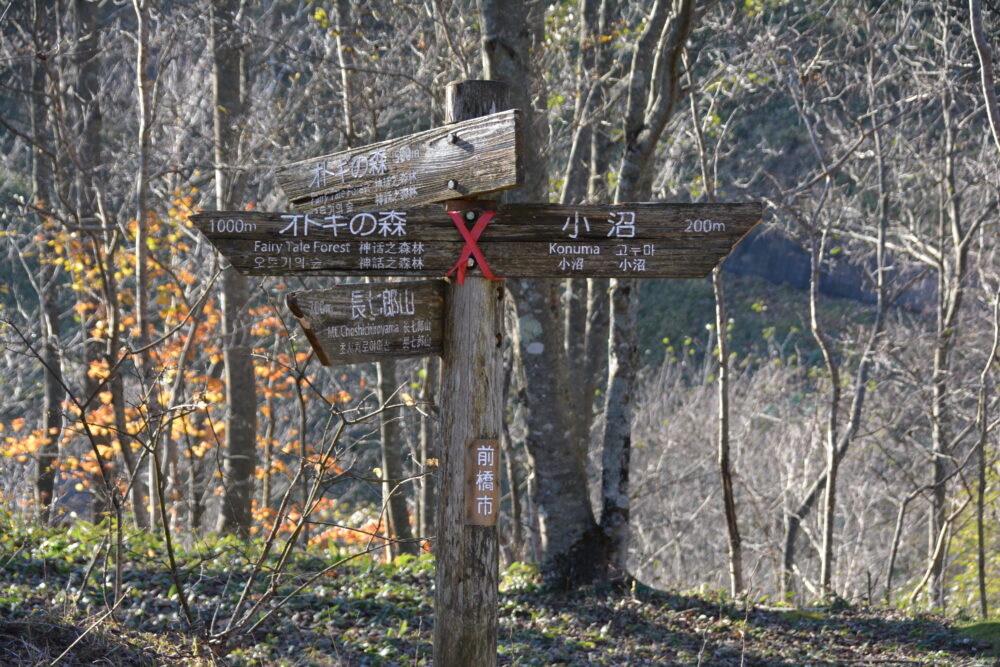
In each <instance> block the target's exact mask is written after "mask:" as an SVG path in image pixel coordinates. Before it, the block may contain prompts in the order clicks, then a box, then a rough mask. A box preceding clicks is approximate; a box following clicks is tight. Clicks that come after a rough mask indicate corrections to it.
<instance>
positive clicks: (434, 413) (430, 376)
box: [417, 357, 441, 548]
mask: <svg viewBox="0 0 1000 667" xmlns="http://www.w3.org/2000/svg"><path fill="white" fill-rule="evenodd" d="M440 367H441V362H440V361H439V360H438V359H437V358H435V357H427V358H425V359H424V365H423V370H424V378H423V383H422V384H421V386H420V405H421V406H422V407H421V409H422V410H423V411H424V412H425V413H426V414H425V415H424V416H423V418H422V419H421V420H420V469H421V471H422V472H423V473H424V476H423V477H421V478H420V487H419V488H420V514H419V517H418V524H419V525H418V527H417V534H418V535H419V536H420V537H424V538H426V537H430V536H432V535H433V534H434V528H435V526H434V514H435V513H436V511H437V494H436V493H435V490H436V489H435V486H436V481H437V475H438V468H437V466H433V467H432V466H430V464H429V461H430V460H431V459H437V458H438V456H439V455H438V451H437V450H438V447H437V446H436V445H435V442H436V437H435V435H436V434H435V428H434V425H435V423H436V422H437V419H438V415H439V412H438V407H437V405H436V394H437V386H438V378H439V377H440V376H439V373H438V371H439V369H440ZM431 546H432V548H433V542H431Z"/></svg>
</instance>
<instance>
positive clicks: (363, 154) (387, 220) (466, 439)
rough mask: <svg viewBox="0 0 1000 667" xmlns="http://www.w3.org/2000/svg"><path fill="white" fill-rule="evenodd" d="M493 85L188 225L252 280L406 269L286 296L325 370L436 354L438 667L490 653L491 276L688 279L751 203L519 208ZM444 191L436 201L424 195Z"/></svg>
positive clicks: (497, 279)
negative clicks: (246, 205)
mask: <svg viewBox="0 0 1000 667" xmlns="http://www.w3.org/2000/svg"><path fill="white" fill-rule="evenodd" d="M507 97H508V96H507V87H506V85H504V84H500V83H497V82H491V81H465V82H461V83H456V84H450V85H449V86H448V89H447V101H446V117H447V121H448V124H447V125H445V126H444V127H441V128H435V129H432V130H428V131H426V132H421V133H418V134H414V135H410V136H408V137H403V138H400V139H394V140H391V141H386V142H382V143H379V144H373V145H371V146H365V147H362V148H357V149H354V150H350V151H345V152H342V153H335V154H333V155H328V156H325V157H321V158H316V159H311V160H305V161H302V162H297V163H294V164H291V165H288V166H287V167H283V168H281V169H279V170H278V172H277V178H278V182H279V184H280V185H281V186H282V187H283V188H284V190H285V192H286V194H287V195H288V198H289V200H290V201H291V203H292V206H293V208H294V209H295V211H294V212H293V213H260V212H246V211H239V212H236V211H232V212H207V213H203V214H200V215H197V216H194V217H193V220H194V222H195V224H196V225H197V226H198V228H199V229H200V230H201V231H202V232H203V233H204V234H205V236H206V237H208V239H209V240H210V241H211V242H212V243H213V244H214V245H215V246H216V247H217V248H218V249H219V251H220V252H221V253H222V254H223V255H225V257H226V258H227V259H228V260H229V261H230V262H231V263H232V265H233V266H234V267H236V268H237V269H238V270H239V271H241V272H243V273H246V274H248V275H282V276H284V275H299V276H308V275H316V276H328V275H348V276H368V277H381V276H410V277H430V278H438V279H439V278H442V277H451V278H452V280H450V281H442V280H433V281H421V282H402V283H398V282H394V283H363V284H353V285H339V286H336V287H333V288H332V289H326V290H315V291H304V292H296V293H292V294H289V295H288V297H287V303H288V306H289V308H290V309H291V311H292V312H293V313H294V314H295V316H296V318H298V320H299V323H300V324H301V326H302V328H303V331H304V332H305V334H306V336H307V337H308V339H309V342H310V343H311V344H312V346H313V349H314V350H315V351H316V355H317V357H318V358H319V359H320V361H321V363H323V364H324V365H335V364H345V363H356V362H361V361H378V360H379V359H383V358H391V357H409V356H424V355H428V354H441V355H442V357H443V367H442V378H441V403H440V404H441V415H442V429H441V431H442V445H441V455H440V465H439V475H440V478H439V507H438V522H437V525H438V535H437V540H436V543H435V553H436V557H437V573H436V593H435V632H434V664H436V665H441V666H445V667H450V666H461V667H466V666H468V665H476V666H477V667H478V666H480V665H491V664H495V662H496V637H497V586H498V583H499V571H498V544H497V533H496V519H497V516H498V514H499V503H500V495H499V488H500V487H499V455H500V450H499V437H500V432H501V427H502V423H501V416H502V410H501V404H500V401H501V395H502V382H501V373H500V370H501V365H502V356H501V350H502V340H503V326H502V309H501V306H502V302H503V282H502V281H503V279H504V278H593V277H616V278H701V277H704V276H706V275H708V274H709V272H710V271H711V270H712V268H713V267H715V266H716V265H717V264H718V263H719V262H720V261H722V259H723V258H724V257H725V256H726V255H728V254H729V252H730V251H731V250H732V249H733V247H734V246H735V245H736V244H737V243H738V242H739V241H740V239H742V238H743V237H744V236H745V235H746V234H747V233H748V232H749V231H750V230H751V229H752V228H753V227H754V226H755V225H756V224H757V223H758V222H759V221H760V219H761V215H762V206H761V205H760V204H759V203H748V204H660V203H636V204H617V205H608V206H557V205H551V204H520V205H516V206H500V207H498V206H497V204H496V202H493V201H487V200H481V199H476V198H475V197H478V196H479V195H483V194H489V193H495V192H499V191H501V190H505V189H508V188H512V187H517V186H518V185H520V184H521V183H522V180H523V177H522V169H521V162H522V159H523V156H522V155H521V151H520V146H519V142H520V140H519V133H520V113H519V112H518V111H516V110H507V108H508V106H509V104H508V103H507ZM434 202H442V203H443V206H441V205H438V206H425V205H426V204H429V203H434Z"/></svg>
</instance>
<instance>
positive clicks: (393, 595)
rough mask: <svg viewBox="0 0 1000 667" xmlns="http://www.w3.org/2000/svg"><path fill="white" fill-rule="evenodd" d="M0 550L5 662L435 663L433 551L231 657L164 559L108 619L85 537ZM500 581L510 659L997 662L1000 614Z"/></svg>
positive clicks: (202, 567) (323, 585)
mask: <svg viewBox="0 0 1000 667" xmlns="http://www.w3.org/2000/svg"><path fill="white" fill-rule="evenodd" d="M0 546H2V547H3V548H0V664H2V665H39V664H51V663H52V661H53V660H55V659H56V658H57V657H58V656H60V655H61V654H63V653H64V651H65V652H66V653H65V655H64V657H63V658H62V659H61V660H60V661H59V663H58V664H61V665H90V664H113V665H212V664H221V665H289V666H291V665H419V664H430V662H431V656H432V646H431V641H432V629H433V614H432V604H431V603H432V600H433V560H432V559H431V558H430V557H429V556H423V557H420V558H404V559H403V562H401V563H396V564H393V565H381V564H374V563H367V564H365V565H357V566H344V567H343V568H340V569H337V570H336V571H335V572H333V573H332V576H324V577H322V579H321V582H320V583H318V584H317V585H314V586H311V587H309V588H308V589H307V590H306V591H304V592H303V594H301V595H298V596H296V597H294V598H292V600H291V601H290V602H289V603H288V604H287V605H286V606H284V607H283V608H281V609H280V611H279V612H277V613H276V614H275V615H274V616H272V617H271V618H270V619H269V620H268V621H267V622H266V623H265V624H263V625H262V626H261V627H260V628H259V629H258V630H257V631H256V632H254V633H253V634H252V635H250V636H247V635H243V636H240V637H239V638H238V639H237V640H236V641H235V642H233V645H232V646H231V647H229V649H228V650H227V651H226V653H225V655H224V657H220V656H213V655H212V654H211V653H210V652H209V651H208V649H207V646H206V643H205V642H204V641H200V642H199V640H198V639H196V638H195V637H196V634H197V633H196V632H188V631H186V630H185V628H186V623H185V622H183V621H182V620H181V619H182V618H183V616H182V615H181V613H180V609H179V604H178V601H177V600H178V596H177V592H176V588H174V587H173V584H172V582H171V578H170V576H169V574H168V573H167V572H165V571H164V570H163V569H162V568H158V567H156V566H155V565H154V563H155V562H157V561H158V560H159V559H160V555H159V554H155V553H153V552H152V551H149V552H146V553H142V552H137V551H133V552H131V553H130V557H131V558H132V559H133V564H131V565H130V566H129V567H127V568H125V569H124V571H123V582H124V585H123V589H124V590H125V591H126V595H125V599H124V601H123V602H122V604H121V605H120V606H119V608H118V609H117V610H116V614H115V618H114V619H111V618H108V617H107V614H106V608H105V606H104V603H103V600H102V597H103V596H102V593H101V587H100V586H99V585H98V582H97V581H96V580H95V578H96V575H93V573H92V574H91V576H90V577H89V582H88V583H87V584H86V585H84V586H82V587H81V586H80V583H81V582H82V580H83V577H84V576H85V574H86V573H87V568H88V565H89V564H90V562H91V561H92V560H93V558H92V556H91V553H92V550H91V549H90V548H89V547H88V545H86V544H84V543H79V542H73V541H72V540H71V539H67V540H63V539H56V540H54V541H53V538H51V537H50V538H48V539H46V540H43V541H40V542H36V543H35V544H25V543H23V542H21V543H20V544H16V543H13V541H12V540H5V539H4V538H3V537H0ZM88 552H90V553H88ZM244 555H245V554H244ZM185 559H186V567H185V569H186V572H187V573H188V575H187V580H188V584H187V585H186V586H185V588H186V589H187V594H188V596H189V597H190V600H191V603H192V607H193V610H194V612H195V615H196V616H197V617H198V618H199V619H201V620H200V623H201V624H202V625H203V626H209V625H210V624H212V623H213V620H214V623H215V625H216V627H221V625H222V624H224V623H225V621H226V613H227V611H229V610H231V606H230V605H231V601H232V599H233V597H234V595H233V593H234V591H236V586H235V585H234V582H237V581H239V580H240V579H241V576H240V573H239V572H234V570H233V569H232V564H231V563H227V561H228V559H227V558H226V557H218V558H215V559H206V558H205V557H204V555H202V556H201V557H200V558H196V557H195V556H194V555H193V554H187V555H186V556H185ZM321 560H323V559H317V558H315V557H313V558H306V559H300V561H299V562H298V563H297V566H296V569H299V568H303V567H305V568H307V569H308V568H309V567H311V568H312V571H316V566H317V565H319V563H318V562H317V561H321ZM99 569H100V568H99V567H98V568H94V570H99ZM502 589H503V592H502V594H501V597H500V640H499V652H500V660H499V662H500V664H504V665H557V664H567V665H699V664H700V665H748V666H751V665H854V664H879V665H897V664H898V665H1000V659H998V657H997V656H1000V652H998V650H997V649H998V648H1000V623H985V624H984V623H979V624H976V623H974V622H972V621H966V622H964V623H963V622H962V621H960V620H959V619H949V618H945V617H940V616H934V615H928V614H908V613H904V612H901V611H898V610H888V609H878V608H859V607H853V606H849V605H846V604H841V605H837V606H834V607H809V608H791V607H789V608H776V607H763V606H759V605H751V604H747V603H745V602H742V601H737V600H731V599H727V598H726V597H725V596H721V595H694V594H681V593H668V592H660V591H654V590H651V589H648V588H645V587H642V586H637V587H636V588H635V589H634V590H631V591H628V592H624V593H623V592H615V591H613V590H612V589H610V588H608V587H598V588H590V589H586V590H583V591H580V592H577V593H572V594H564V593H552V592H549V591H546V590H545V589H544V588H543V587H542V586H540V585H539V581H538V577H537V575H536V573H535V571H534V568H532V567H531V566H527V565H515V566H513V567H512V568H510V569H508V570H507V571H506V572H505V573H504V575H503V584H502ZM92 626H93V627H92ZM87 630H89V632H85V631H87ZM81 637H82V638H81ZM991 638H992V639H994V640H996V641H997V644H996V645H991V643H990V639H991ZM71 645H72V647H71ZM67 649H69V650H68V651H67Z"/></svg>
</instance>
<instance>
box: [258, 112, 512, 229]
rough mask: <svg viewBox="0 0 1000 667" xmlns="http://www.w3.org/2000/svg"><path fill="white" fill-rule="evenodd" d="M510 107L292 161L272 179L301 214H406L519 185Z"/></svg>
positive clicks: (277, 171)
mask: <svg viewBox="0 0 1000 667" xmlns="http://www.w3.org/2000/svg"><path fill="white" fill-rule="evenodd" d="M520 125H521V112H520V111H518V110H517V109H512V110H510V111H503V112H500V113H495V114H490V115H489V116H483V117H481V118H473V119H471V120H466V121H462V122H460V123H453V124H451V125H447V126H445V127H437V128H434V129H431V130H427V131H425V132H418V133H416V134H411V135H408V136H405V137H400V138H398V139H390V140H388V141H383V142H381V143H377V144H370V145H368V146H363V147H361V148H356V149H352V150H349V151H343V152H340V153H333V154H332V155H325V156H323V157H318V158H312V159H309V160H303V161H301V162H295V163H293V164H289V165H286V166H283V167H280V168H278V169H277V170H276V171H275V178H276V179H277V181H278V184H279V185H280V186H281V188H282V190H284V191H285V194H286V195H287V196H288V199H289V201H290V202H291V204H292V208H293V209H295V210H296V211H298V212H300V213H310V214H315V215H319V216H324V215H347V216H349V215H353V214H355V213H359V212H361V211H375V210H383V211H384V210H392V209H398V208H407V207H409V208H412V207H414V206H419V205H421V204H429V203H432V202H438V201H444V200H446V199H455V198H457V197H471V196H477V195H483V194H489V193H492V192H499V191H501V190H507V189H509V188H515V187H518V186H519V185H521V184H522V182H523V168H522V164H521V151H520V147H519V136H520Z"/></svg>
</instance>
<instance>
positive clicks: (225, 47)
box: [211, 0, 305, 537]
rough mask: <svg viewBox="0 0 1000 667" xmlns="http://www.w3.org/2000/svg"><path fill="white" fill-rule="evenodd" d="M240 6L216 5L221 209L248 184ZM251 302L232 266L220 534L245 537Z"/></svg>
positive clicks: (251, 405)
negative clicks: (243, 171)
mask: <svg viewBox="0 0 1000 667" xmlns="http://www.w3.org/2000/svg"><path fill="white" fill-rule="evenodd" d="M238 7H239V3H238V2H237V1H236V0H218V1H217V2H215V3H214V4H213V5H212V19H211V25H212V54H213V56H212V57H213V67H214V76H213V94H214V104H213V108H214V110H215V113H214V121H215V162H216V167H215V199H216V206H217V207H218V208H219V209H220V210H225V209H231V208H234V206H235V205H236V204H237V202H238V199H239V197H240V193H241V192H242V190H243V181H244V179H243V178H242V177H241V176H240V175H239V173H240V172H239V171H237V170H236V169H235V167H236V162H237V161H238V160H239V141H240V133H239V119H240V118H241V116H242V115H243V109H244V103H243V90H242V87H243V68H242V66H241V58H242V55H241V47H240V44H239V36H240V35H241V34H242V33H241V32H240V31H239V30H238V29H237V26H235V25H234V21H235V18H236V13H237V10H238ZM249 302H250V285H249V281H248V279H247V278H246V277H245V276H242V275H240V274H239V273H238V272H237V271H236V269H234V268H232V267H231V266H230V267H227V268H226V269H225V270H224V271H223V274H222V331H223V337H224V347H223V360H224V363H225V376H226V377H225V381H226V405H227V407H228V411H227V413H226V453H225V468H224V471H223V479H224V482H225V484H224V489H225V491H224V494H223V499H222V514H221V515H220V521H219V529H220V530H223V531H226V532H232V533H237V534H239V535H240V536H243V537H248V536H249V534H250V522H251V519H252V517H251V511H250V509H251V503H252V501H253V479H254V478H253V474H254V469H255V467H256V459H257V451H256V433H257V394H256V389H255V383H254V374H253V362H252V361H251V359H250V353H251V345H250V327H249V324H248V322H247V319H248V314H247V307H248V304H249ZM304 436H305V434H302V437H304Z"/></svg>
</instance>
